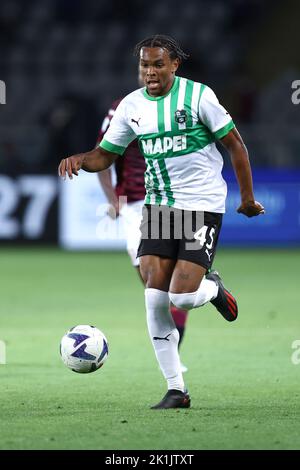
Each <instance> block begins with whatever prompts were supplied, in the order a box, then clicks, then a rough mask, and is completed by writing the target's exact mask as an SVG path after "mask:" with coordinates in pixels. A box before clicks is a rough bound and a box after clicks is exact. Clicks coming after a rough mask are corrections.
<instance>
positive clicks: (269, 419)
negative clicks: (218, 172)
mask: <svg viewBox="0 0 300 470" xmlns="http://www.w3.org/2000/svg"><path fill="white" fill-rule="evenodd" d="M299 18H300V2H299V0H285V1H284V2H283V1H276V0H262V1H260V0H224V1H221V0H205V1H203V0H182V1H173V0H168V1H162V0H152V1H151V2H144V1H139V0H127V1H125V0H31V1H25V0H23V1H21V0H20V1H16V0H1V2H0V382H1V387H0V403H1V413H0V414H1V419H0V449H14V450H16V449H17V450H20V449H26V450H27V449H84V450H86V449H102V450H104V449H108V450H109V449H110V450H111V449H118V451H119V450H128V449H168V450H172V449H173V450H174V449H177V451H178V449H179V450H182V451H184V450H186V449H194V450H195V449H196V450H198V449H206V450H209V449H242V450H245V449H276V450H279V449H285V450H287V449H298V450H299V448H300V425H299V423H300V407H299V370H300V332H299V280H298V279H299V264H300V260H299V258H300V250H299V245H300V230H299V228H300V163H299V162H300V160H299V155H300V132H299V129H300V54H299V44H300V38H299V36H300V33H299ZM155 33H162V34H168V35H172V36H174V37H175V38H176V39H177V40H178V41H179V43H180V44H181V46H182V48H183V49H184V50H185V51H186V52H188V53H189V54H190V59H189V60H188V61H187V62H186V63H185V64H183V65H182V68H181V69H180V71H179V74H180V75H182V76H187V77H189V78H191V79H194V80H196V81H200V82H203V83H206V84H207V85H209V86H210V87H211V88H212V89H213V90H214V91H215V92H216V94H217V96H218V97H219V99H220V101H221V102H222V103H223V104H224V105H225V107H226V108H228V110H229V112H230V113H231V114H232V116H233V119H234V121H235V123H236V125H237V127H238V129H239V131H240V132H241V134H242V136H243V138H244V140H245V143H246V145H247V147H248V150H249V154H250V159H251V162H252V168H253V174H254V183H255V195H256V198H257V200H258V201H260V202H261V203H263V204H264V206H265V208H266V214H265V215H263V216H259V217H257V218H254V219H247V218H246V217H243V216H241V215H238V214H236V212H235V210H236V207H237V206H238V204H239V194H238V189H237V185H236V182H235V178H234V175H233V172H232V169H231V164H230V161H229V158H228V156H226V155H224V177H225V178H226V181H227V183H228V187H229V193H228V199H227V213H226V215H225V217H224V224H223V228H222V234H221V240H220V245H219V248H218V250H217V255H216V259H215V263H214V267H215V268H216V269H218V270H219V272H220V274H221V275H222V278H224V280H226V286H228V288H229V289H232V292H233V293H234V295H235V296H236V297H237V299H238V303H239V318H238V320H237V321H236V322H233V323H228V322H225V321H224V319H223V318H222V317H221V316H220V315H219V314H218V313H217V312H216V310H215V308H214V307H213V306H212V305H210V304H209V305H206V306H205V307H204V308H199V309H195V311H193V312H190V313H189V315H188V323H187V330H186V334H185V338H184V341H183V345H182V347H181V350H180V354H181V358H182V361H183V363H184V364H186V365H187V367H188V369H189V370H188V372H187V373H186V374H185V382H186V385H187V386H188V388H189V391H190V393H191V397H192V407H191V409H190V410H168V411H170V413H168V412H164V414H163V415H161V414H160V413H156V412H154V414H153V412H152V410H150V405H152V404H154V403H156V402H157V401H158V399H159V398H161V397H162V396H163V394H164V393H165V381H164V379H163V377H162V375H161V373H160V371H159V370H158V366H157V363H156V360H155V356H154V354H153V350H152V345H151V342H150V341H149V336H148V332H147V327H146V320H145V307H144V295H143V286H142V284H141V283H140V282H139V280H138V278H137V275H136V272H135V270H134V269H133V268H132V266H131V264H130V260H129V258H128V256H127V253H126V252H125V249H124V243H123V242H122V243H123V245H122V244H121V245H122V246H121V245H118V244H117V242H118V240H113V244H114V247H115V248H116V246H117V245H118V246H117V247H118V248H119V249H120V248H122V247H123V248H122V250H123V251H121V252H119V251H117V252H111V251H106V252H103V251H101V250H103V249H106V248H109V249H110V248H113V247H112V246H111V245H110V241H109V240H103V239H101V240H100V238H101V236H102V235H105V233H106V232H105V230H106V229H107V225H105V224H104V225H99V224H100V222H99V220H100V219H101V220H106V219H105V217H104V216H103V213H100V212H99V211H98V209H97V205H98V203H100V196H101V194H100V188H99V184H98V182H97V177H96V175H91V174H88V173H85V172H81V173H80V176H79V177H78V178H74V179H73V180H72V181H71V182H69V181H66V182H64V181H59V179H58V176H57V166H58V163H59V161H60V159H61V158H63V157H66V156H67V155H70V154H73V153H78V152H81V151H86V150H90V149H91V148H92V147H93V146H94V145H95V141H96V137H97V133H98V128H99V126H100V125H101V122H102V119H103V117H104V116H105V114H106V112H107V109H108V107H109V106H110V105H111V103H112V101H113V100H115V99H116V98H118V97H121V96H123V95H125V94H126V93H128V92H130V91H132V90H133V89H135V88H137V79H136V77H137V60H136V58H134V57H133V54H132V51H133V48H134V45H135V44H136V43H137V42H139V41H140V40H142V39H143V38H145V37H146V36H148V35H152V34H155ZM81 190H83V193H81V192H80V191H81ZM105 207H107V206H105ZM105 210H106V209H104V212H105ZM101 214H102V215H101ZM96 215H97V217H98V219H99V220H98V219H97V218H96ZM106 218H107V217H106ZM120 218H121V217H120ZM120 218H119V219H120ZM98 222H99V223H98ZM101 223H102V222H101ZM106 223H107V224H108V221H107V220H106ZM110 223H111V224H112V223H114V222H110ZM93 224H94V225H93ZM108 225H109V224H108ZM110 228H112V226H110ZM110 233H111V232H110ZM96 235H97V236H96ZM97 237H98V238H97ZM65 248H68V249H65ZM75 248H76V249H78V250H75ZM89 248H90V249H89ZM227 283H228V284H227ZM76 324H90V325H95V326H97V327H98V328H100V329H101V330H102V331H103V332H104V333H105V334H106V336H107V338H108V342H109V357H108V360H107V364H105V365H104V367H103V368H101V370H100V371H99V372H96V373H95V374H87V375H84V376H82V375H81V374H74V373H73V372H71V371H70V370H68V369H67V368H66V367H65V365H63V363H62V361H61V359H60V356H59V342H60V340H61V338H62V336H63V334H64V333H65V332H66V331H68V329H69V328H71V327H72V326H74V325H76ZM173 411H174V412H173ZM181 411H182V412H181ZM177 451H176V453H177ZM186 452H188V451H187V450H186ZM189 453H191V452H189ZM192 453H195V452H192ZM223 455H224V454H222V458H223ZM228 455H229V458H231V455H230V453H229V454H228ZM277 455H278V454H277ZM22 456H23V455H22ZM260 457H261V455H260ZM284 457H285V458H286V454H285V456H284ZM10 458H11V456H10ZM98 458H99V455H97V459H98ZM277 458H278V457H277ZM201 462H203V460H202V457H201ZM231 463H232V458H231Z"/></svg>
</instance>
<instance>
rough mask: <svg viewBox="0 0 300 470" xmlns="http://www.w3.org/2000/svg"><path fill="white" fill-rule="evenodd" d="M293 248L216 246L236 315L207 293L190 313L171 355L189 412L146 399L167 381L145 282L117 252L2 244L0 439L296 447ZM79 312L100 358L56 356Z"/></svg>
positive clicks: (79, 444)
mask: <svg viewBox="0 0 300 470" xmlns="http://www.w3.org/2000/svg"><path fill="white" fill-rule="evenodd" d="M299 266H300V251H298V250H291V251H284V250H281V251H276V250H270V251H262V250H261V251H260V250H257V251H255V250H251V251H248V250H236V251H234V250H233V251H230V250H228V251H227V250H222V249H221V248H220V249H219V252H218V254H217V257H216V260H215V268H217V269H218V270H219V271H220V273H221V274H222V276H223V278H224V279H225V282H226V285H227V286H228V287H229V288H231V289H232V291H233V293H234V294H235V295H236V297H237V298H238V301H239V309H240V316H239V319H238V321H237V322H235V323H232V324H230V323H227V322H226V321H225V320H224V319H223V318H222V317H221V316H220V315H219V314H218V312H217V311H216V310H215V309H214V307H213V306H212V305H210V304H209V305H207V306H205V307H203V308H201V309H196V310H194V311H192V312H191V313H190V315H189V320H188V325H187V331H186V337H185V340H184V343H183V347H182V360H183V362H184V363H185V364H187V366H188V367H189V371H188V372H187V373H186V374H185V381H186V385H187V386H188V388H189V391H190V394H191V397H192V408H191V409H190V410H165V411H157V410H156V411H154V410H150V409H149V406H150V405H152V404H154V403H156V402H157V401H159V400H160V399H161V398H162V396H163V395H164V393H165V391H166V390H165V382H164V380H163V378H162V376H161V373H160V372H159V370H158V366H157V364H156V360H155V356H154V352H153V350H152V346H151V344H150V340H149V338H148V333H147V329H146V321H145V312H144V297H143V288H142V285H141V283H140V282H139V280H138V278H137V275H136V273H135V271H134V269H133V268H132V267H131V265H130V261H129V259H128V257H127V255H126V254H125V253H121V254H120V253H113V254H112V253H94V252H93V253H65V252H63V251H59V250H56V249H29V248H28V249H7V248H6V249H4V248H2V249H1V251H0V291H1V306H0V310H1V315H0V340H2V341H4V342H5V345H6V356H7V363H6V364H5V365H4V364H2V365H0V383H1V387H0V448H1V449H112V450H122V449H145V450H148V449H150V450H158V449H160V450H163V449H164V450H167V449H171V450H180V449H299V448H300V386H299V384H300V364H299V365H295V364H293V363H292V360H291V356H292V353H293V349H292V343H293V341H294V340H296V339H300V322H299ZM79 323H89V324H94V325H95V326H97V327H98V328H100V329H102V330H103V331H104V333H105V334H106V335H107V337H108V341H109V348H110V353H109V357H108V360H107V362H106V363H105V365H104V366H103V368H102V369H100V370H99V371H97V372H95V373H93V374H87V375H80V374H75V373H73V372H71V371H69V370H68V369H67V368H66V367H65V366H64V365H63V363H62V362H61V359H60V356H59V342H60V339H61V337H62V335H63V334H64V332H65V331H66V330H67V329H69V328H70V327H71V326H74V325H76V324H79Z"/></svg>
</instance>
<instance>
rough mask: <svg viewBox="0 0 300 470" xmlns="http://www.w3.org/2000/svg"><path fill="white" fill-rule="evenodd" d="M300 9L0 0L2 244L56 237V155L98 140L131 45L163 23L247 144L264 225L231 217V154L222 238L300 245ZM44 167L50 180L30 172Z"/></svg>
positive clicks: (185, 70)
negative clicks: (42, 195) (44, 193)
mask: <svg viewBox="0 0 300 470" xmlns="http://www.w3.org/2000/svg"><path fill="white" fill-rule="evenodd" d="M299 15H300V4H299V2H297V1H296V0H287V1H285V2H280V1H274V0H272V1H268V0H265V1H259V0H228V1H226V2H225V1H219V0H215V1H198V0H194V1H187V2H186V1H184V2H176V8H174V2H173V1H164V2H161V1H156V0H154V1H152V2H139V1H138V0H128V1H126V2H124V1H119V0H112V1H106V0H103V1H96V0H89V1H88V2H86V1H83V0H56V1H54V0H33V1H31V2H22V1H15V0H2V2H1V8H0V80H2V81H3V82H4V83H5V84H6V104H1V105H0V175H1V180H0V207H1V209H0V243H10V244H11V243H12V242H13V243H14V242H18V241H21V242H23V243H24V242H26V243H31V244H32V243H37V242H39V243H40V242H46V243H49V242H51V243H57V240H58V221H57V206H58V199H59V187H58V182H57V179H56V168H57V164H58V162H59V161H60V159H61V158H62V157H64V156H66V155H69V154H73V153H78V152H81V151H86V150H88V149H91V148H92V147H93V145H94V143H95V137H96V135H97V130H98V128H99V126H100V124H101V122H102V119H103V116H104V115H105V113H106V111H107V108H108V107H109V106H110V104H111V102H112V100H114V99H115V98H118V97H120V96H123V95H125V94H126V93H128V92H130V91H132V90H133V89H135V88H136V87H137V82H136V58H134V57H133V55H132V50H133V47H134V45H135V44H136V43H137V42H138V41H139V40H141V39H143V38H144V37H146V36H148V35H150V34H153V33H157V32H159V33H165V34H170V35H172V36H174V37H175V38H176V39H177V40H178V41H179V42H180V43H181V45H182V47H183V48H184V49H185V50H186V51H187V52H189V53H190V59H189V60H188V61H187V62H186V63H184V64H183V66H182V68H181V70H180V74H181V75H183V76H187V77H189V78H192V79H195V80H198V81H201V82H203V83H206V84H208V85H209V86H211V87H212V88H213V89H214V90H215V91H216V93H217V95H218V97H219V98H220V100H221V101H222V103H223V104H224V105H225V106H226V107H227V108H228V109H229V111H230V113H231V114H232V116H233V118H234V120H235V122H236V124H237V126H238V129H239V130H240V132H241V134H242V136H243V137H244V140H245V142H246V144H247V147H248V150H249V154H250V158H251V162H252V166H253V170H254V175H255V182H256V183H257V184H256V187H257V188H258V196H259V197H257V199H259V198H260V199H262V201H261V202H262V203H263V204H265V206H266V210H267V214H266V217H265V219H264V221H266V222H263V221H262V219H260V220H259V221H258V220H257V221H255V222H253V223H252V225H251V224H250V225H249V224H247V221H245V222H244V221H243V222H241V218H240V217H239V218H237V217H238V216H235V215H234V207H233V206H234V205H235V204H236V202H237V201H236V197H238V194H237V192H236V187H235V186H234V185H233V186H231V184H232V183H230V181H231V180H232V172H231V170H230V163H229V159H228V157H225V171H224V175H225V177H226V179H227V181H228V182H229V189H230V194H231V195H233V196H232V199H231V200H229V201H228V204H229V208H230V209H231V211H232V212H230V213H229V216H228V218H227V219H226V220H227V223H226V222H225V226H224V234H223V238H224V244H226V243H227V244H231V245H232V244H233V245H235V244H240V243H241V244H246V245H247V244H253V243H254V244H263V245H270V244H273V245H274V244H275V245H287V244H291V243H292V244H298V243H299V241H300V230H299V214H300V199H299V192H298V185H299V182H300V177H299V171H300V169H299V149H300V132H299V124H300V104H298V105H297V104H293V102H292V93H293V92H294V93H295V97H296V98H298V101H299V94H298V95H297V89H293V88H292V84H293V82H294V81H295V80H299V79H300V70H299V69H300V55H299V54H298V53H297V44H298V43H299V28H298V20H297V18H299ZM296 85H297V84H296ZM296 85H294V86H296ZM2 102H3V97H2ZM37 174H39V175H44V178H42V179H39V180H36V179H34V178H33V179H32V178H30V177H29V179H28V175H37ZM46 175H48V177H46ZM51 177H52V178H51ZM24 178H25V179H24ZM44 184H47V185H49V194H48V199H47V198H46V199H47V200H45V201H44V206H43V207H41V210H40V213H39V212H38V213H37V214H36V216H35V217H33V215H32V214H31V215H32V217H31V218H30V217H29V216H28V213H30V210H31V209H32V208H31V207H30V208H29V210H28V204H29V202H30V198H34V197H37V198H38V197H39V189H38V188H40V187H41V186H43V185H44ZM33 187H35V191H36V194H33V192H34V190H32V188H33ZM231 189H232V191H233V192H231ZM231 206H232V207H231ZM26 207H27V210H26ZM32 211H33V212H34V209H32ZM287 211H288V212H289V216H287ZM37 217H38V218H40V223H38V222H37V220H35V222H33V219H36V218H37ZM232 217H233V219H232ZM32 223H35V224H36V226H35V227H33V228H32V227H31V225H32ZM226 224H227V225H226ZM243 224H244V225H243ZM262 224H264V227H262ZM1 225H2V228H1ZM237 231H238V232H239V235H237Z"/></svg>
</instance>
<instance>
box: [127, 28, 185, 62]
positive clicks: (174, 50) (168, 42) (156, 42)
mask: <svg viewBox="0 0 300 470" xmlns="http://www.w3.org/2000/svg"><path fill="white" fill-rule="evenodd" d="M142 47H162V48H164V49H167V51H168V52H169V56H170V59H172V60H174V59H179V60H180V62H182V61H183V60H185V59H187V58H188V57H189V55H188V54H186V53H185V52H184V51H183V50H182V49H181V47H180V46H179V44H178V42H177V41H175V39H173V38H171V37H170V36H165V35H164V34H154V35H153V36H150V37H148V38H146V39H143V40H142V41H140V42H139V43H138V44H137V45H136V46H135V48H134V51H133V54H134V55H135V56H137V57H139V55H140V51H141V49H142Z"/></svg>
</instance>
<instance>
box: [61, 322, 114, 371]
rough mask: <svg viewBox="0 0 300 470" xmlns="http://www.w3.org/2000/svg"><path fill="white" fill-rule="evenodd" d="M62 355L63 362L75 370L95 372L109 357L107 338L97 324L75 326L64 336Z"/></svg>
mask: <svg viewBox="0 0 300 470" xmlns="http://www.w3.org/2000/svg"><path fill="white" fill-rule="evenodd" d="M60 355H61V358H62V360H63V363H64V364H65V365H66V366H67V367H69V369H71V370H73V371H74V372H79V373H80V374H87V373H89V372H95V370H98V369H100V367H102V366H103V364H104V362H105V361H106V359H107V356H108V343H107V339H106V337H105V336H104V334H103V333H102V331H100V330H98V328H96V327H95V326H90V325H77V326H74V327H73V328H71V329H70V330H69V331H68V332H67V333H66V334H65V335H64V336H63V337H62V340H61V342H60Z"/></svg>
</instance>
